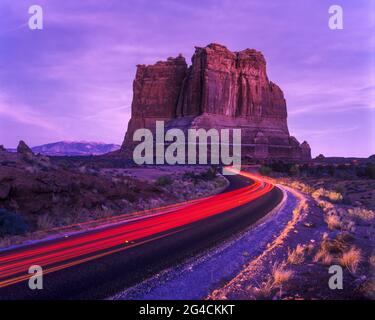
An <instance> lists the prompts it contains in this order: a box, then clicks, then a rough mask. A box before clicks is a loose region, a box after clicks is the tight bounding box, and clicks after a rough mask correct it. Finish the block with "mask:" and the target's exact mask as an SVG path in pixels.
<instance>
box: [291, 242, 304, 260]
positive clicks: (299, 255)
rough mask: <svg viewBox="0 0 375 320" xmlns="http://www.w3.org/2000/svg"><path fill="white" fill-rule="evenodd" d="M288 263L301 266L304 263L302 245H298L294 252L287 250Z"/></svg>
mask: <svg viewBox="0 0 375 320" xmlns="http://www.w3.org/2000/svg"><path fill="white" fill-rule="evenodd" d="M287 261H288V263H290V264H301V263H302V262H303V261H305V249H304V248H303V246H302V245H300V244H298V245H297V247H296V248H295V249H294V250H290V249H288V260H287Z"/></svg>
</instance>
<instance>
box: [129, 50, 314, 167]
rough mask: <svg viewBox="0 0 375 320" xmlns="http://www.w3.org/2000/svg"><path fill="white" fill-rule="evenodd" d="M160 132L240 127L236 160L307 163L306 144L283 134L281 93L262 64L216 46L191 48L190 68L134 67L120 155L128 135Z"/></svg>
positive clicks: (180, 63) (254, 56)
mask: <svg viewBox="0 0 375 320" xmlns="http://www.w3.org/2000/svg"><path fill="white" fill-rule="evenodd" d="M157 120H162V121H165V123H166V129H170V128H180V129H182V130H187V129H189V128H195V129H198V128H203V129H206V130H209V129H211V128H216V129H221V128H229V129H231V128H241V132H242V133H241V134H242V149H241V151H242V156H243V157H246V158H249V159H266V160H286V161H308V160H310V159H311V150H310V146H309V144H308V143H307V142H306V141H304V142H303V143H301V144H300V143H299V142H298V141H297V139H296V138H295V137H293V136H291V135H290V134H289V130H288V124H287V108H286V101H285V98H284V94H283V91H282V90H281V89H280V88H279V87H278V86H277V85H276V84H275V83H273V82H271V81H269V80H268V77H267V73H266V60H265V58H264V56H263V54H262V53H261V52H259V51H256V50H253V49H246V50H243V51H239V52H232V51H230V50H228V49H227V48H226V47H225V46H223V45H220V44H215V43H212V44H209V45H208V46H207V47H204V48H201V47H196V50H195V53H194V55H193V57H192V64H191V66H188V65H187V63H186V61H185V58H184V57H182V56H181V55H179V56H178V57H176V58H168V59H167V61H159V62H157V63H156V64H154V65H147V66H146V65H138V66H137V72H136V77H135V80H134V83H133V102H132V114H131V119H130V121H129V124H128V130H127V132H126V135H125V139H124V142H123V145H122V151H125V152H126V151H130V150H132V148H134V142H133V133H134V131H135V130H137V129H139V128H147V129H151V130H152V131H153V130H155V122H156V121H157Z"/></svg>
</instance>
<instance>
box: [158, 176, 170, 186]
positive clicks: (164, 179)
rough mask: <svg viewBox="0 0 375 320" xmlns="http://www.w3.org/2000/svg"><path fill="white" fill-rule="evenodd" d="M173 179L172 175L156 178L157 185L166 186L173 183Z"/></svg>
mask: <svg viewBox="0 0 375 320" xmlns="http://www.w3.org/2000/svg"><path fill="white" fill-rule="evenodd" d="M172 182H173V181H172V179H171V177H170V176H160V177H158V178H157V179H156V185H157V186H160V187H165V186H168V185H170V184H172Z"/></svg>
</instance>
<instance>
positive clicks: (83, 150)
mask: <svg viewBox="0 0 375 320" xmlns="http://www.w3.org/2000/svg"><path fill="white" fill-rule="evenodd" d="M118 149H120V145H117V144H106V143H101V142H87V141H59V142H54V143H48V144H43V145H41V146H36V147H33V148H31V150H32V151H33V152H34V153H36V154H37V153H40V154H43V155H46V156H91V155H101V154H105V153H108V152H113V151H116V150H118ZM9 151H16V150H15V149H9Z"/></svg>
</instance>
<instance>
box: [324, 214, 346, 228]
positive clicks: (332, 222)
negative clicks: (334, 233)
mask: <svg viewBox="0 0 375 320" xmlns="http://www.w3.org/2000/svg"><path fill="white" fill-rule="evenodd" d="M325 221H326V223H327V226H328V229H330V230H334V229H341V227H342V226H341V219H340V217H339V216H338V215H336V214H330V215H327V217H326V218H325Z"/></svg>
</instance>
